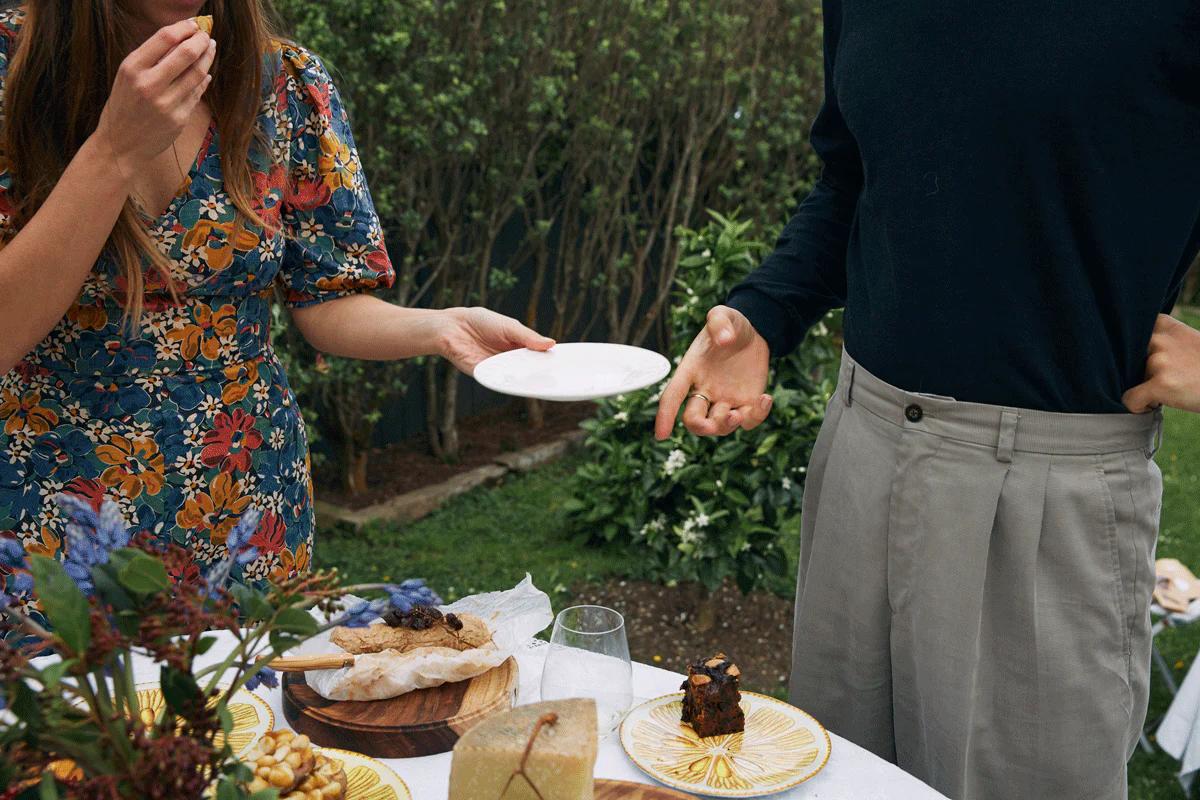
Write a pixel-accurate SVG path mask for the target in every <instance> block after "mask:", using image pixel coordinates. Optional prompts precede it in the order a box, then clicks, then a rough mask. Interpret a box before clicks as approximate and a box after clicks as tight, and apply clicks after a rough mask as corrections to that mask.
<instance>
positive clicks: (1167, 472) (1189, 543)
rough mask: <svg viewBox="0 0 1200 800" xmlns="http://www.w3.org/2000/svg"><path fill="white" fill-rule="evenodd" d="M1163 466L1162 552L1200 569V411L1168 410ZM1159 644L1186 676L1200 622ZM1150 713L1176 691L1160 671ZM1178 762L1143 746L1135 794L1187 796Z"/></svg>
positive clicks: (1155, 799) (1132, 770) (1136, 763)
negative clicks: (1171, 690)
mask: <svg viewBox="0 0 1200 800" xmlns="http://www.w3.org/2000/svg"><path fill="white" fill-rule="evenodd" d="M1181 318H1182V319H1183V320H1184V321H1185V322H1187V323H1188V324H1189V325H1191V326H1192V327H1195V328H1200V315H1196V314H1194V313H1193V314H1182V315H1181ZM1158 464H1159V466H1160V467H1162V472H1163V511H1162V528H1161V531H1160V533H1159V539H1158V556H1159V557H1160V558H1177V559H1179V560H1180V561H1182V562H1183V563H1184V564H1186V565H1188V566H1189V567H1190V568H1191V570H1192V571H1193V572H1196V573H1197V574H1200V535H1198V534H1200V416H1198V415H1193V414H1187V413H1184V412H1180V411H1173V410H1171V409H1168V410H1167V413H1166V425H1165V430H1164V435H1163V447H1162V449H1161V450H1160V451H1159V453H1158ZM1158 647H1159V649H1160V650H1161V651H1162V653H1163V655H1164V656H1166V658H1167V661H1168V663H1170V664H1172V665H1173V666H1174V667H1175V677H1176V680H1177V681H1182V680H1183V676H1184V674H1186V672H1187V668H1188V667H1189V666H1191V663H1192V660H1193V659H1194V658H1195V657H1196V652H1197V650H1200V625H1193V626H1191V627H1188V628H1182V629H1172V630H1167V631H1164V632H1163V633H1162V634H1160V635H1159V637H1158ZM1150 692H1151V694H1150V719H1151V720H1154V719H1157V718H1159V717H1161V716H1162V714H1163V713H1165V712H1166V710H1167V706H1168V705H1169V704H1170V695H1169V693H1168V692H1167V689H1166V687H1165V686H1163V684H1162V681H1161V680H1159V679H1158V675H1157V673H1155V674H1154V675H1153V680H1152V682H1151V687H1150ZM1178 766H1179V765H1178V764H1177V763H1176V762H1175V761H1174V760H1172V759H1171V758H1170V757H1169V756H1166V755H1164V754H1162V753H1156V754H1155V755H1153V756H1149V755H1147V754H1145V753H1143V752H1141V751H1140V750H1139V751H1138V752H1137V754H1136V755H1134V757H1133V761H1132V763H1131V764H1130V767H1129V796H1130V798H1131V800H1176V799H1177V798H1182V797H1184V794H1183V790H1182V789H1180V787H1179V784H1178V783H1177V782H1176V781H1175V771H1176V770H1177V769H1178Z"/></svg>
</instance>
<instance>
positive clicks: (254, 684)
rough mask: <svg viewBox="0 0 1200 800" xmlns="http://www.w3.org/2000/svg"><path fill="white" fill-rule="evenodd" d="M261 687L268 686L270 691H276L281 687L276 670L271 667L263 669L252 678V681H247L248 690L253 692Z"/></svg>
mask: <svg viewBox="0 0 1200 800" xmlns="http://www.w3.org/2000/svg"><path fill="white" fill-rule="evenodd" d="M259 686H266V687H267V688H268V689H274V688H276V687H277V686H279V676H278V675H276V674H275V670H273V669H271V668H270V667H263V668H262V669H260V670H259V671H258V672H256V673H254V674H253V675H251V676H250V680H248V681H246V689H247V690H248V691H251V692H253V691H254V690H255V689H257V688H258V687H259Z"/></svg>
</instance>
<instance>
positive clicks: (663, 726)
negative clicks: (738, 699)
mask: <svg viewBox="0 0 1200 800" xmlns="http://www.w3.org/2000/svg"><path fill="white" fill-rule="evenodd" d="M742 711H743V712H744V713H745V715H746V730H745V732H744V733H734V734H730V735H728V736H710V737H708V738H705V739H701V738H700V737H699V736H697V735H696V732H695V731H693V730H692V729H691V728H690V727H689V726H687V725H684V724H683V723H681V722H680V721H679V717H680V715H681V713H682V712H683V692H676V693H674V694H668V695H664V696H663V697H658V698H655V699H654V700H648V701H646V702H645V703H642V704H641V705H640V706H638V707H637V708H635V709H633V710H632V711H630V712H629V714H628V715H626V717H625V720H624V722H622V723H621V746H622V747H624V748H625V752H626V753H627V754H628V755H629V758H630V759H632V760H633V763H634V764H636V765H637V766H638V768H639V769H641V770H642V771H643V772H645V773H646V774H647V775H649V776H650V777H652V778H654V779H655V780H656V781H659V782H661V783H665V784H666V785H667V786H670V787H672V788H674V789H682V790H683V791H685V792H695V793H696V794H704V795H709V796H710V797H761V796H762V795H767V794H774V793H776V792H782V791H784V790H786V789H790V788H792V787H793V786H797V785H798V784H801V783H803V782H804V781H806V780H808V779H809V778H811V777H813V776H814V775H816V774H817V773H818V772H820V771H821V770H822V769H824V768H825V764H826V763H828V761H829V752H830V742H829V734H828V733H827V732H826V730H825V728H823V727H822V726H821V723H819V722H817V721H816V720H815V719H813V718H812V716H810V715H809V714H806V713H805V712H803V711H801V710H800V709H798V708H796V707H795V706H790V705H788V704H787V703H784V702H783V701H781V700H776V699H775V698H773V697H768V696H767V695H764V694H756V693H754V692H742Z"/></svg>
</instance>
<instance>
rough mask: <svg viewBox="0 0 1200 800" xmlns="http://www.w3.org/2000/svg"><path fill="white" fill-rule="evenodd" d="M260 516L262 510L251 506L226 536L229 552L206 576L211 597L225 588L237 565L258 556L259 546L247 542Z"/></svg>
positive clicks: (256, 526)
mask: <svg viewBox="0 0 1200 800" xmlns="http://www.w3.org/2000/svg"><path fill="white" fill-rule="evenodd" d="M260 516H261V512H260V511H258V509H255V508H251V509H249V510H248V511H247V512H246V513H245V514H243V515H242V517H241V519H239V520H238V521H237V524H235V525H234V526H233V529H232V530H230V531H229V536H227V537H226V538H225V549H226V550H227V551H228V553H229V554H228V555H227V556H226V557H225V558H223V559H222V560H220V561H218V562H217V563H216V564H215V565H214V566H213V567H212V569H210V570H209V571H208V574H207V575H205V576H204V580H205V583H207V584H208V596H209V597H215V596H216V595H217V593H218V592H219V591H220V590H221V589H223V588H225V584H226V583H228V581H229V576H230V575H232V574H233V568H234V566H235V565H236V566H242V565H245V564H249V563H250V562H251V561H253V560H254V559H256V558H258V548H257V547H251V546H249V545H248V544H247V542H249V541H250V537H251V536H252V535H253V534H254V531H255V530H257V528H258V520H259V517H260Z"/></svg>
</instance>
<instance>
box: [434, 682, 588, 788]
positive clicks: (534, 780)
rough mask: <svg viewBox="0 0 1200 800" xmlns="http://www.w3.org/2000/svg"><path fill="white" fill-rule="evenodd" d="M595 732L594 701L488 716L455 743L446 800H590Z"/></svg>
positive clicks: (546, 704) (545, 705) (551, 704)
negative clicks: (447, 798) (448, 793)
mask: <svg viewBox="0 0 1200 800" xmlns="http://www.w3.org/2000/svg"><path fill="white" fill-rule="evenodd" d="M596 731H597V725H596V703H595V701H594V700H583V699H578V700H552V701H549V702H544V703H532V704H530V705H527V706H517V707H516V708H514V709H512V710H511V711H505V712H503V713H501V714H496V715H494V716H491V717H488V718H487V719H485V720H484V721H483V722H480V723H479V724H477V725H476V726H475V727H473V728H471V729H470V730H469V731H467V732H466V733H465V734H464V735H463V737H462V738H461V739H459V740H458V743H457V744H456V745H454V758H453V761H452V762H451V765H450V798H449V800H500V798H503V799H504V800H592V798H593V784H594V782H595V779H594V771H595V768H596V738H597V737H596Z"/></svg>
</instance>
